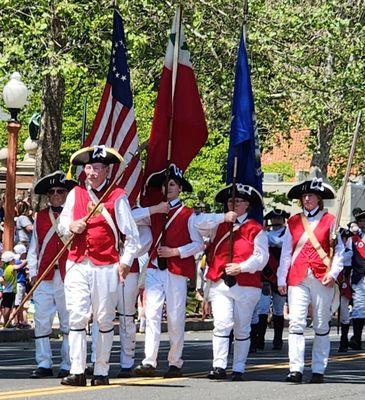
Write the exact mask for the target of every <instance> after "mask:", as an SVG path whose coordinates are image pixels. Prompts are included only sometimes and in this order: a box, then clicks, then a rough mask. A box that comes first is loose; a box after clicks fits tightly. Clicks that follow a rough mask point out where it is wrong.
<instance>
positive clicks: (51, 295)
mask: <svg viewBox="0 0 365 400" xmlns="http://www.w3.org/2000/svg"><path fill="white" fill-rule="evenodd" d="M33 301H34V309H35V313H34V323H35V327H34V335H35V338H36V339H35V345H36V362H37V366H38V367H42V368H52V364H53V363H52V350H51V344H50V341H49V335H50V334H51V333H52V324H53V320H54V317H55V315H56V312H57V313H58V318H59V321H60V330H61V332H62V334H63V341H62V346H61V358H62V360H61V364H60V368H61V369H66V370H69V369H70V356H69V344H68V333H69V321H68V320H69V315H68V312H67V310H66V300H65V290H64V285H63V282H62V279H61V274H60V271H59V270H55V274H54V276H53V279H52V280H51V281H42V282H41V283H40V285H39V286H38V288H37V289H36V290H35V291H34V294H33Z"/></svg>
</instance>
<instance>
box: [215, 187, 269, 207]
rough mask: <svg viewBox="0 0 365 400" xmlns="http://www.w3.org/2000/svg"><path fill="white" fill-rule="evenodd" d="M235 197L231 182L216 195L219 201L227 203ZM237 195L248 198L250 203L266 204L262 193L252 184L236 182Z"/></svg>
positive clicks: (216, 199)
mask: <svg viewBox="0 0 365 400" xmlns="http://www.w3.org/2000/svg"><path fill="white" fill-rule="evenodd" d="M232 197H233V184H232V183H230V184H229V185H228V186H226V187H225V188H223V189H221V190H220V191H219V192H218V193H217V194H216V195H215V201H216V202H217V203H223V204H224V203H226V202H227V201H228V199H230V198H232ZM236 197H240V198H241V199H245V200H247V201H248V202H249V203H250V205H261V206H263V205H264V202H263V200H262V196H261V194H260V193H259V192H258V191H257V190H256V189H255V188H254V187H252V186H250V185H244V184H243V183H236Z"/></svg>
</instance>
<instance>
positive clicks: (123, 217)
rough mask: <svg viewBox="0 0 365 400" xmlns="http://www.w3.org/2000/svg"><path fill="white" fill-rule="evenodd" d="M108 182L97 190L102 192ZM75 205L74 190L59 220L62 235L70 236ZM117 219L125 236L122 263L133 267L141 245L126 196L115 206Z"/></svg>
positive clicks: (121, 197)
mask: <svg viewBox="0 0 365 400" xmlns="http://www.w3.org/2000/svg"><path fill="white" fill-rule="evenodd" d="M106 183H107V182H106V180H105V181H104V182H103V183H102V184H101V185H100V186H99V187H98V188H97V189H96V190H97V191H99V190H101V189H102V188H103V187H104V186H105V184H106ZM74 205H75V190H74V189H72V190H71V191H70V193H69V194H68V196H67V199H66V203H65V206H64V208H63V211H62V213H61V215H60V218H59V230H60V232H61V234H63V235H67V234H70V224H71V222H73V221H74V219H73V210H74ZM114 212H115V219H116V222H117V227H118V229H119V230H120V232H122V233H123V234H124V235H125V242H124V246H123V251H122V254H121V257H120V262H121V263H123V264H126V265H128V266H131V265H132V263H133V260H134V259H135V258H136V257H138V253H139V251H140V248H141V245H140V241H139V234H138V229H137V226H136V223H135V222H134V219H133V217H132V212H131V209H130V206H129V203H128V199H127V196H126V195H122V196H120V197H119V198H118V199H117V200H116V201H115V204H114Z"/></svg>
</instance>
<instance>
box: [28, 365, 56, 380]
mask: <svg viewBox="0 0 365 400" xmlns="http://www.w3.org/2000/svg"><path fill="white" fill-rule="evenodd" d="M49 376H53V372H52V368H43V367H38V368H37V369H35V370H33V371H32V373H31V374H30V375H29V378H31V379H40V378H47V377H49Z"/></svg>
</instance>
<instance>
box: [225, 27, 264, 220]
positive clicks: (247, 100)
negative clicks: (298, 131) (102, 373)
mask: <svg viewBox="0 0 365 400" xmlns="http://www.w3.org/2000/svg"><path fill="white" fill-rule="evenodd" d="M235 153H236V154H237V161H238V163H237V177H236V183H243V184H247V185H251V186H253V187H254V188H255V189H256V190H258V191H259V192H260V194H261V195H262V172H261V160H260V149H259V143H258V134H257V127H256V118H255V107H254V101H253V94H252V87H251V78H250V68H249V65H248V60H247V53H246V48H245V40H244V37H243V34H242V35H241V41H240V46H239V49H238V59H237V65H236V77H235V83H234V94H233V102H232V117H231V132H230V141H229V150H228V160H227V184H229V183H232V180H233V167H234V156H235ZM251 215H252V216H253V217H254V218H255V219H256V220H258V221H259V222H262V220H263V209H262V208H261V207H260V209H257V207H256V209H253V210H252V212H251Z"/></svg>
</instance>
